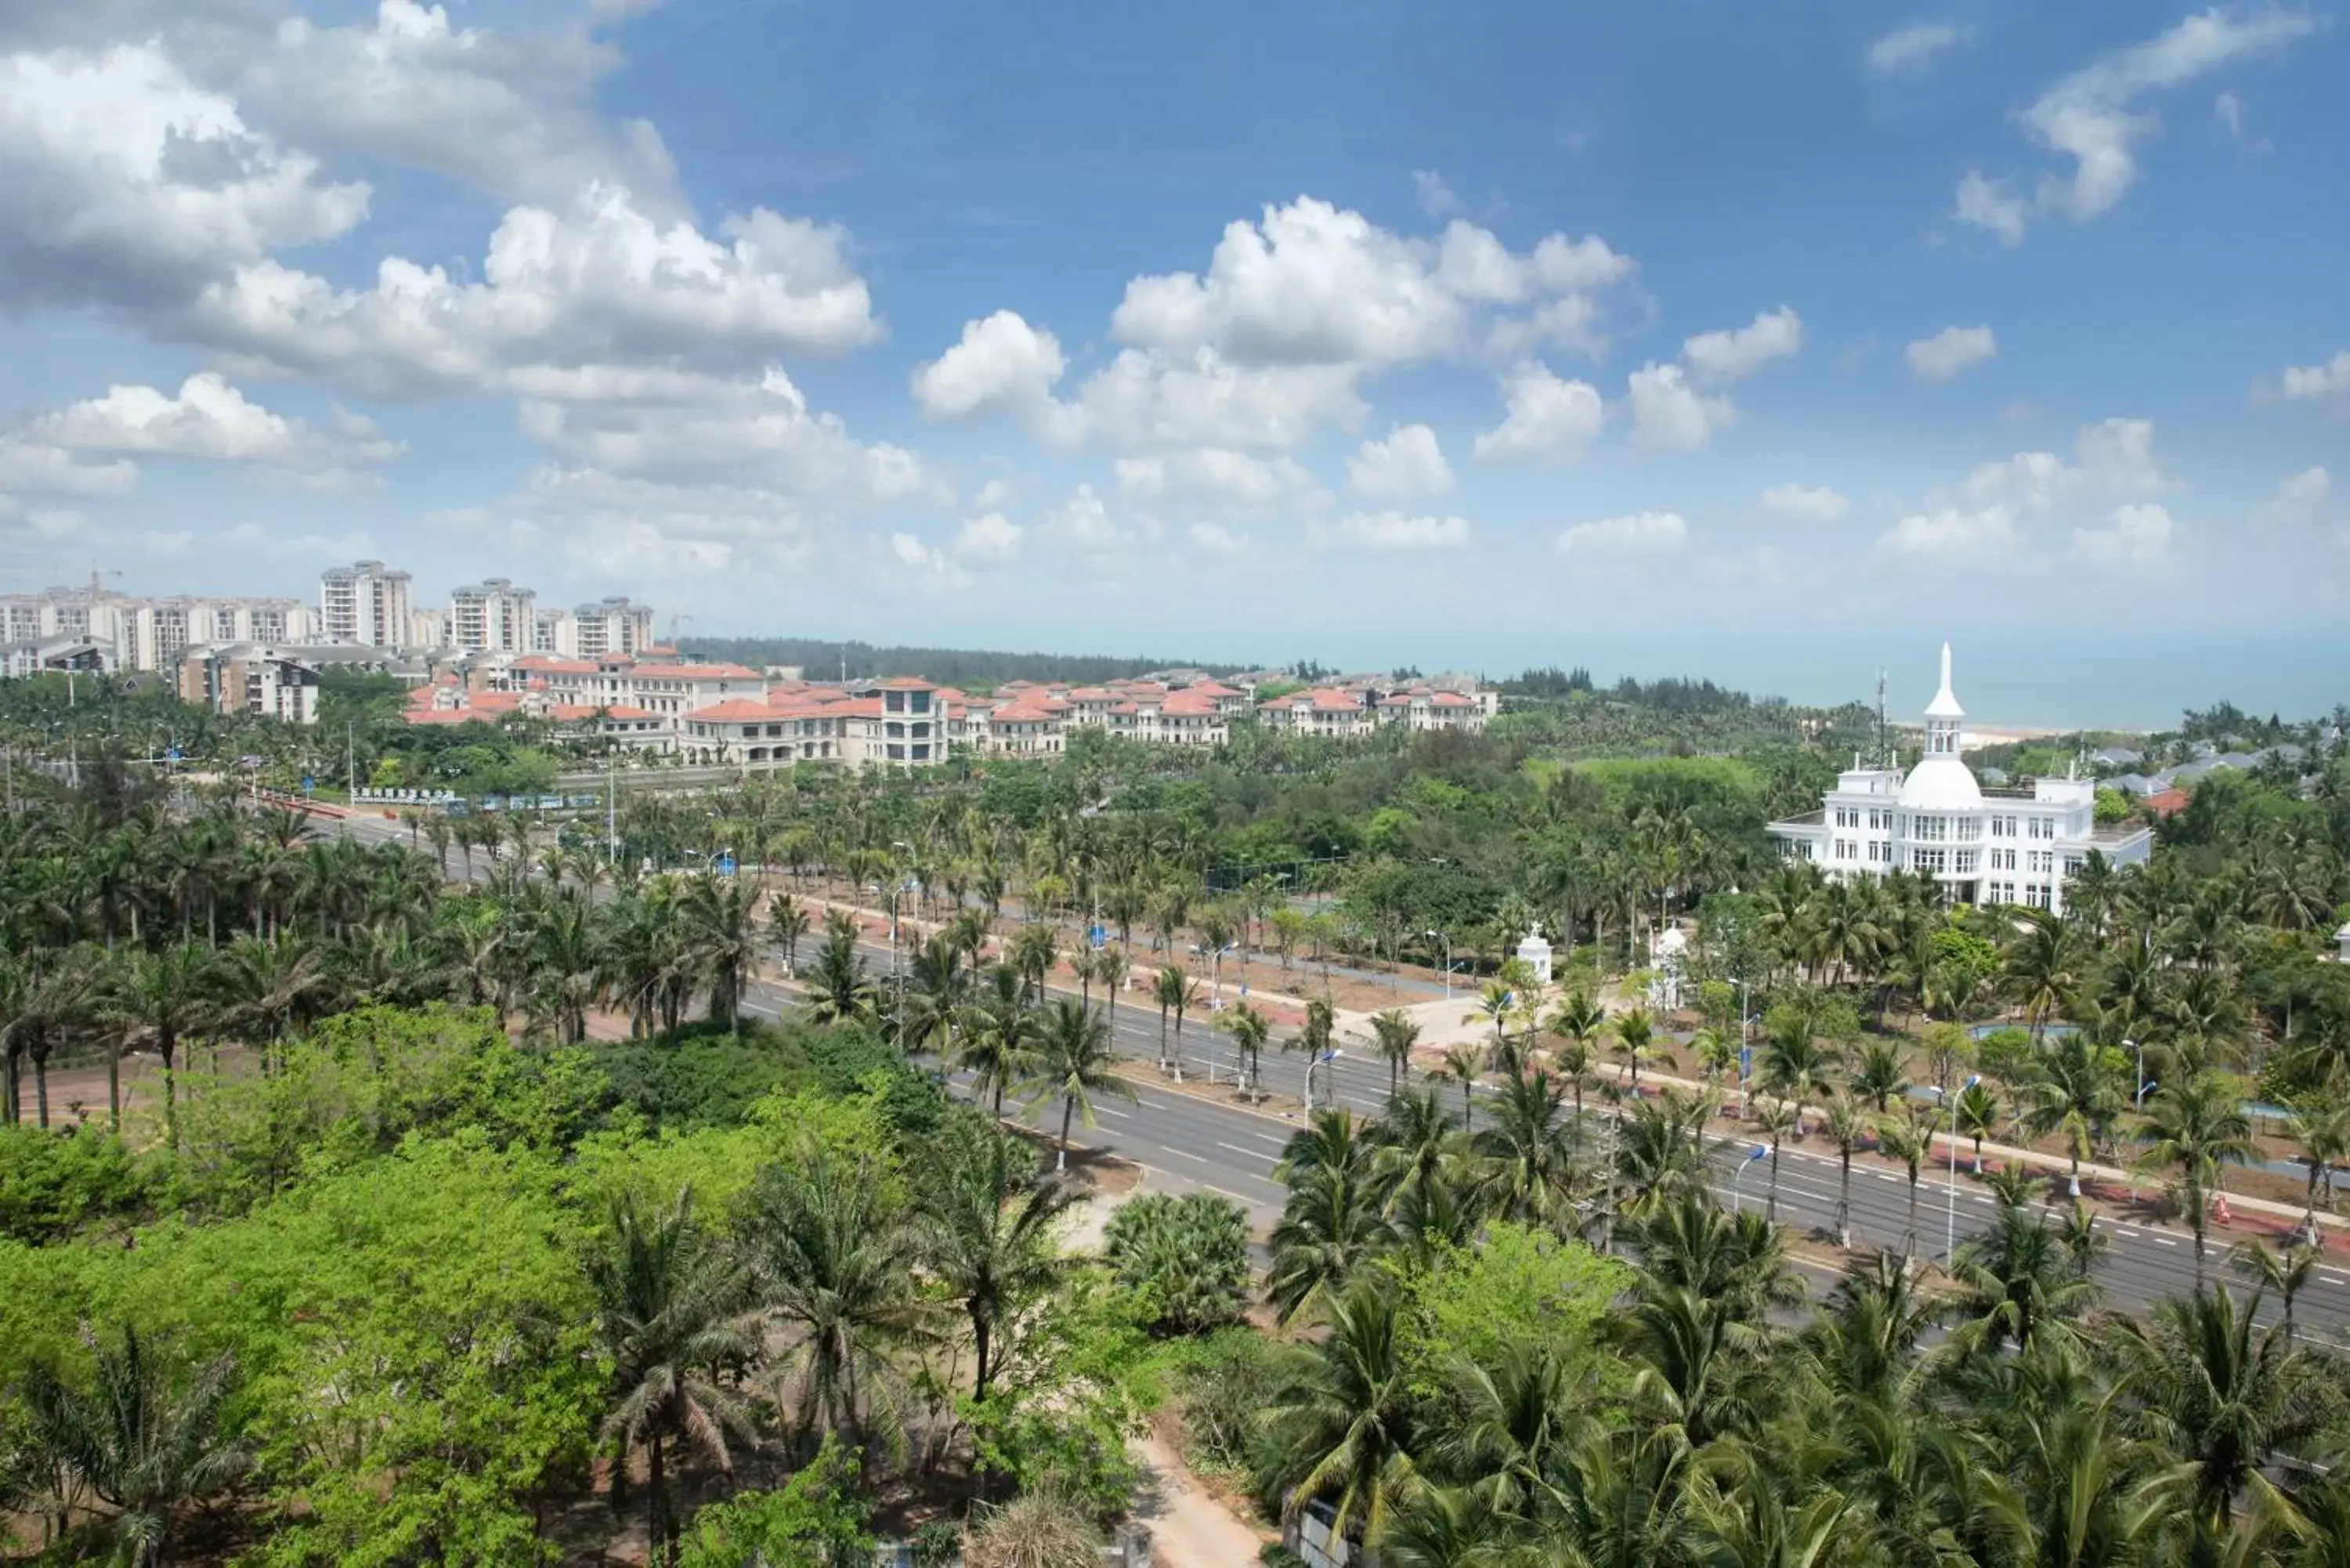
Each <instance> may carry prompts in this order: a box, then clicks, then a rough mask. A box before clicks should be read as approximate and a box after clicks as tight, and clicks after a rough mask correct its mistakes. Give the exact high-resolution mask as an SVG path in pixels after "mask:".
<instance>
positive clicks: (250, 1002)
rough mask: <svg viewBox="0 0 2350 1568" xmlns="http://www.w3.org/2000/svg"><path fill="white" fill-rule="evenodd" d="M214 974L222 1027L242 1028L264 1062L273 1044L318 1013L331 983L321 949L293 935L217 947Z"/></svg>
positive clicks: (247, 939) (276, 1043) (268, 1057)
mask: <svg viewBox="0 0 2350 1568" xmlns="http://www.w3.org/2000/svg"><path fill="white" fill-rule="evenodd" d="M213 973H214V976H215V980H216V982H217V984H218V986H219V994H220V998H221V1009H220V1023H221V1025H222V1027H223V1028H224V1029H231V1030H235V1031H237V1032H239V1033H242V1034H243V1035H244V1039H245V1042H246V1043H247V1044H251V1045H253V1046H255V1048H256V1049H257V1050H259V1051H260V1053H261V1059H262V1063H263V1064H264V1066H266V1065H267V1064H268V1063H269V1061H270V1060H271V1056H270V1053H271V1051H272V1050H273V1049H274V1048H275V1047H276V1046H277V1045H279V1044H283V1043H284V1042H285V1040H286V1037H287V1036H288V1035H290V1034H292V1033H294V1032H295V1031H296V1030H297V1029H299V1028H301V1027H302V1026H303V1025H304V1024H307V1023H309V1022H311V1021H312V1020H313V1019H314V1018H316V1017H317V1015H318V1013H319V1012H320V1010H321V1009H322V1007H323V1005H324V1003H325V1000H326V997H327V993H328V986H329V984H330V983H331V982H330V980H329V977H328V974H327V971H326V963H325V957H324V954H323V953H322V952H321V951H320V950H318V949H317V948H314V947H312V946H310V945H309V944H307V942H305V941H303V940H301V939H300V938H298V937H279V938H275V939H271V940H260V939H257V938H254V937H244V936H241V937H239V938H237V939H236V940H234V942H231V943H230V944H229V945H228V946H227V947H226V948H225V949H224V950H222V951H221V954H220V958H219V962H218V964H217V966H216V968H215V969H214V971H213Z"/></svg>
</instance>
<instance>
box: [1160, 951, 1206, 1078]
mask: <svg viewBox="0 0 2350 1568" xmlns="http://www.w3.org/2000/svg"><path fill="white" fill-rule="evenodd" d="M1150 1000H1151V1001H1153V1002H1157V1003H1158V1004H1159V1071H1160V1072H1162V1073H1171V1072H1175V1071H1177V1070H1178V1067H1179V1063H1180V1055H1181V1053H1180V1052H1178V1053H1176V1054H1174V1055H1170V1054H1168V1044H1167V1019H1168V1015H1169V1014H1170V1013H1172V1014H1174V1015H1176V1016H1178V1017H1180V1016H1181V1015H1182V1014H1183V1013H1184V1012H1188V1011H1190V1010H1191V1008H1192V1007H1193V1006H1196V1005H1197V1004H1198V1002H1199V1001H1200V993H1199V992H1198V991H1197V990H1196V989H1194V988H1193V986H1192V984H1191V976H1190V975H1189V974H1187V973H1185V972H1184V970H1183V966H1182V965H1181V964H1179V963H1169V964H1166V965H1164V966H1162V967H1161V968H1160V969H1159V972H1158V973H1157V974H1155V975H1153V976H1151V979H1150Z"/></svg>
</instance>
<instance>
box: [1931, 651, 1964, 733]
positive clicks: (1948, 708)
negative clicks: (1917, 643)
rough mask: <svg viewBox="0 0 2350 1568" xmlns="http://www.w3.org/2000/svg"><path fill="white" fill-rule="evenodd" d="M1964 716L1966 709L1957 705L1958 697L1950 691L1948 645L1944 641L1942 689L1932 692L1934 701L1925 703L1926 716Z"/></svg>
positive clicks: (1941, 717)
mask: <svg viewBox="0 0 2350 1568" xmlns="http://www.w3.org/2000/svg"><path fill="white" fill-rule="evenodd" d="M1966 716H1967V711H1966V710H1965V709H1964V708H1961V707H1960V706H1959V700H1958V698H1957V697H1956V696H1955V695H1953V694H1952V692H1951V691H1950V644H1949V643H1947V642H1946V643H1944V644H1942V689H1941V690H1940V691H1937V692H1935V693H1934V701H1932V702H1930V703H1929V704H1928V705H1927V708H1926V717H1928V718H1929V719H1963V718H1965V717H1966Z"/></svg>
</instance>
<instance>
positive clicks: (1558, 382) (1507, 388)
mask: <svg viewBox="0 0 2350 1568" xmlns="http://www.w3.org/2000/svg"><path fill="white" fill-rule="evenodd" d="M1502 396H1503V400H1504V403H1505V405H1506V407H1507V410H1508V413H1507V416H1506V417H1505V418H1504V419H1503V421H1502V422H1501V423H1500V424H1499V425H1497V426H1495V427H1494V428H1493V429H1492V430H1490V431H1482V432H1481V433H1480V434H1479V435H1478V437H1477V440H1476V441H1475V443H1474V447H1473V450H1474V451H1475V452H1476V454H1477V456H1479V457H1480V458H1556V457H1572V456H1574V455H1575V454H1576V453H1578V452H1581V451H1582V450H1583V449H1584V448H1585V447H1586V445H1588V444H1589V443H1590V441H1591V438H1592V437H1594V436H1596V435H1597V434H1598V433H1599V427H1600V426H1601V425H1602V424H1603V423H1604V422H1606V421H1607V404H1606V402H1605V400H1602V399H1601V397H1600V396H1599V389H1597V388H1596V387H1594V386H1592V385H1591V384H1590V383H1589V382H1587V381H1570V380H1566V379H1564V378H1562V377H1560V376H1558V375H1555V374H1554V373H1553V372H1552V370H1551V369H1550V368H1549V367H1548V366H1546V365H1544V364H1542V363H1540V362H1538V361H1532V360H1530V361H1528V362H1527V363H1525V364H1523V365H1520V366H1518V367H1517V368H1516V369H1513V370H1511V371H1510V372H1509V373H1507V374H1506V375H1504V376H1503V378H1502Z"/></svg>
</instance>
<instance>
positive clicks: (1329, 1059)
mask: <svg viewBox="0 0 2350 1568" xmlns="http://www.w3.org/2000/svg"><path fill="white" fill-rule="evenodd" d="M1342 1054H1344V1053H1342V1052H1341V1051H1339V1049H1338V1048H1337V1047H1336V1046H1335V1045H1334V1046H1332V1047H1331V1048H1330V1049H1329V1050H1327V1051H1325V1052H1323V1053H1322V1054H1320V1055H1318V1056H1315V1057H1311V1058H1309V1059H1308V1060H1307V1062H1306V1064H1305V1112H1306V1114H1307V1115H1308V1116H1311V1115H1313V1114H1314V1069H1315V1068H1316V1067H1330V1068H1331V1073H1332V1074H1335V1073H1336V1071H1337V1069H1336V1067H1331V1064H1332V1063H1334V1062H1336V1061H1337V1059H1338V1058H1339V1056H1340V1055H1342ZM1325 1081H1326V1082H1327V1081H1328V1075H1325ZM1336 1097H1337V1096H1336V1092H1335V1091H1334V1092H1333V1094H1332V1096H1331V1098H1332V1099H1333V1100H1334V1101H1335V1100H1336Z"/></svg>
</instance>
